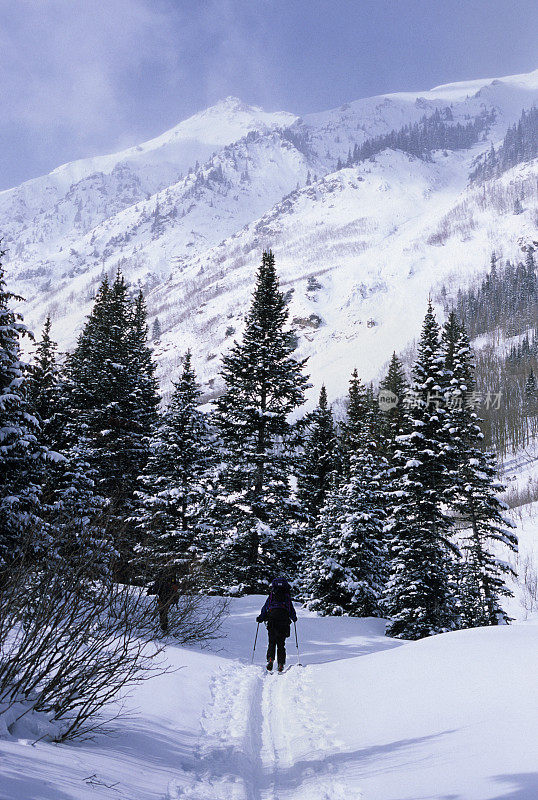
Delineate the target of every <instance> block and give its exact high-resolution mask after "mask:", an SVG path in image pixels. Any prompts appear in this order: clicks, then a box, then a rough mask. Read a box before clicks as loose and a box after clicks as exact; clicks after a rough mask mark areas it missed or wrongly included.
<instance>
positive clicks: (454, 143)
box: [337, 106, 494, 168]
mask: <svg viewBox="0 0 538 800" xmlns="http://www.w3.org/2000/svg"><path fill="white" fill-rule="evenodd" d="M493 120H494V116H493V113H492V112H490V113H487V112H483V113H482V114H480V115H479V116H477V117H476V118H475V119H474V120H472V121H469V122H467V123H466V124H465V125H462V124H461V123H460V122H457V123H454V122H453V117H452V110H451V108H450V107H449V106H447V107H446V108H444V109H442V110H441V109H436V110H435V112H434V113H433V114H431V115H430V116H423V117H422V119H420V120H419V121H418V122H415V123H414V124H412V125H411V124H409V125H405V126H404V127H403V128H400V129H399V130H393V131H391V132H390V133H385V134H381V135H379V136H374V137H373V138H371V139H367V140H366V141H365V142H363V143H362V144H360V145H359V144H355V145H354V147H353V150H350V151H349V153H348V157H347V160H346V162H345V164H342V163H341V162H339V164H338V167H337V168H342V167H343V166H346V167H351V166H353V165H354V164H358V163H360V162H361V161H366V159H368V158H373V156H375V155H377V154H378V153H381V152H382V151H383V150H386V149H391V150H402V151H403V152H404V153H409V154H410V155H412V156H416V157H417V158H422V159H429V158H431V153H432V151H434V150H464V149H466V148H468V147H471V146H472V145H473V144H475V143H476V142H477V141H478V140H479V137H480V135H481V134H483V133H484V132H485V131H486V130H487V129H488V126H489V125H490V124H491V123H492V122H493Z"/></svg>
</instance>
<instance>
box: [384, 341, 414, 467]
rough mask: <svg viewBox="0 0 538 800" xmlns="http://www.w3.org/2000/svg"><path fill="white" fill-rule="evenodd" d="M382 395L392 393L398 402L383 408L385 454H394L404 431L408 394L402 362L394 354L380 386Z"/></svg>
mask: <svg viewBox="0 0 538 800" xmlns="http://www.w3.org/2000/svg"><path fill="white" fill-rule="evenodd" d="M379 389H380V395H382V394H383V392H385V393H387V392H390V393H391V395H394V397H395V398H396V400H397V402H396V403H395V404H394V405H393V406H389V405H387V407H382V417H381V419H382V429H383V438H384V442H385V446H384V452H385V453H386V454H389V453H392V452H393V451H394V447H395V444H396V437H397V436H399V435H400V434H401V433H403V430H404V418H405V414H404V400H405V396H406V392H407V379H406V377H405V372H404V369H403V365H402V362H401V361H400V359H399V358H398V356H397V355H396V353H393V354H392V358H391V360H390V363H389V368H388V371H387V374H386V375H385V377H384V378H383V380H382V381H381V383H380V385H379Z"/></svg>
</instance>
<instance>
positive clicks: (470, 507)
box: [442, 312, 517, 627]
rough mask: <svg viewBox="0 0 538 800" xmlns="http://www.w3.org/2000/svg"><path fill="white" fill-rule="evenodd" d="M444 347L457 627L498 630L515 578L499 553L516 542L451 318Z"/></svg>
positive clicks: (466, 351)
mask: <svg viewBox="0 0 538 800" xmlns="http://www.w3.org/2000/svg"><path fill="white" fill-rule="evenodd" d="M442 344H443V351H444V355H445V363H446V366H447V370H448V372H449V375H450V384H449V387H448V390H447V406H448V413H447V418H446V420H445V428H446V431H447V438H448V439H449V441H450V445H451V449H450V462H449V470H450V472H449V478H450V484H449V487H448V490H447V492H446V500H447V502H448V503H449V504H450V507H451V509H452V511H453V513H454V514H455V515H456V518H457V519H458V521H459V527H460V528H461V530H460V533H459V537H458V543H459V547H460V549H461V551H462V555H463V563H462V564H460V567H459V571H458V572H459V595H460V596H459V605H460V613H461V619H460V623H459V624H460V625H461V626H463V627H476V626H479V625H498V624H500V623H501V622H506V621H508V617H507V615H506V613H505V612H504V611H503V609H502V607H501V598H502V597H511V596H512V592H511V591H510V589H509V588H508V587H507V585H506V580H505V578H506V576H507V575H514V571H513V569H512V567H511V566H510V564H509V563H508V562H507V559H506V558H505V557H504V556H503V550H504V551H506V550H507V549H508V550H509V551H512V552H517V536H516V535H515V534H514V533H513V531H512V530H511V529H512V528H513V527H514V526H513V524H512V523H511V522H510V520H509V519H507V517H506V514H505V509H506V506H505V504H504V503H503V502H502V501H501V500H500V499H499V498H498V496H497V495H498V493H499V492H501V491H503V489H504V487H503V486H502V484H501V483H500V482H499V481H498V480H497V479H496V474H495V472H496V470H495V465H494V461H493V457H492V455H491V454H490V453H488V452H487V451H485V450H484V449H483V446H482V439H483V434H482V432H481V430H480V425H479V420H478V416H477V413H476V411H475V410H474V408H473V405H472V402H471V400H472V395H473V392H474V390H475V382H474V377H473V354H472V349H471V346H470V344H469V339H468V336H467V333H466V331H465V329H464V328H463V327H462V326H461V325H460V324H459V323H458V320H457V318H456V315H455V314H454V313H453V312H452V313H451V314H450V315H449V317H448V320H447V322H446V323H445V326H444V329H443V336H442ZM462 526H464V527H463V528H462Z"/></svg>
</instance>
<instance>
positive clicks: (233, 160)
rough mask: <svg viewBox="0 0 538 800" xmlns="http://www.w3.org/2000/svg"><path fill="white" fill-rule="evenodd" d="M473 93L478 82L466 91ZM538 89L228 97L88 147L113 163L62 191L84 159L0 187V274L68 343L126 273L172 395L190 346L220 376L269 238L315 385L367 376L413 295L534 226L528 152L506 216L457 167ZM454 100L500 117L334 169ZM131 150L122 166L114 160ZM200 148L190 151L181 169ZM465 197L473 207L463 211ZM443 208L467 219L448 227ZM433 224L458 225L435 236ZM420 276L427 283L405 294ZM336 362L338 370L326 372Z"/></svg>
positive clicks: (398, 337)
mask: <svg viewBox="0 0 538 800" xmlns="http://www.w3.org/2000/svg"><path fill="white" fill-rule="evenodd" d="M469 87H472V89H476V91H474V93H473V94H471V95H469V92H468V89H469ZM432 94H436V95H439V96H436V97H433V96H432ZM447 96H450V97H451V98H452V99H451V100H450V102H448V103H447ZM537 101H538V70H536V71H534V72H532V73H529V74H528V75H523V76H521V75H520V76H509V77H507V78H504V79H489V80H487V81H472V82H464V83H462V84H446V85H444V86H441V87H436V88H435V89H433V90H429V91H428V92H421V93H417V94H413V93H393V94H392V95H380V96H378V97H374V98H365V99H364V100H358V101H354V102H353V103H351V104H346V105H344V106H341V107H340V108H338V109H332V110H329V111H327V112H320V113H319V114H314V115H305V116H303V117H297V116H295V115H293V114H288V112H274V113H273V112H264V111H263V110H262V109H259V108H257V107H253V106H247V105H245V104H243V103H242V102H241V101H240V100H238V99H237V98H231V97H230V98H226V99H225V100H224V101H221V103H218V104H216V105H215V106H212V107H210V108H209V109H206V110H205V111H202V112H200V113H198V114H195V115H193V116H192V117H190V118H189V119H188V120H184V121H183V122H181V123H179V125H178V126H175V127H174V128H172V129H171V130H170V131H167V132H165V133H164V134H162V135H161V136H159V137H155V138H154V139H151V140H149V142H146V143H142V144H141V145H137V146H135V147H133V148H128V149H127V150H125V151H120V153H119V154H113V155H111V156H100V157H97V159H99V158H100V159H105V160H106V164H105V167H106V170H108V171H103V170H101V171H99V170H98V171H93V172H90V173H89V174H85V175H84V177H81V178H79V179H78V180H75V181H74V182H72V183H70V184H69V186H68V188H65V186H63V184H62V185H60V184H61V183H62V181H63V182H64V184H67V183H68V182H69V179H68V175H69V174H70V173H69V170H70V169H71V170H72V174H74V175H75V176H76V175H78V174H79V173H80V170H81V167H80V163H83V164H85V165H86V167H87V168H88V169H90V167H91V166H92V165H94V163H95V162H94V160H92V159H89V160H81V162H73V163H74V164H75V165H77V164H78V165H79V166H78V167H73V164H71V165H64V166H63V167H59V168H57V170H55V171H53V172H52V173H50V174H49V175H48V176H43V177H42V178H41V179H40V178H37V179H32V181H30V182H26V183H25V184H22V185H21V186H19V187H15V188H14V189H12V190H6V191H4V192H2V193H0V230H2V231H3V233H4V237H5V245H7V248H8V256H9V262H8V264H7V267H8V274H9V276H10V278H11V280H12V281H13V279H14V282H15V288H16V289H17V290H18V291H20V292H21V293H22V294H23V295H26V296H27V298H28V302H27V304H26V308H25V310H24V312H25V315H26V316H27V318H28V320H29V321H30V323H31V324H32V325H33V326H35V327H39V326H40V325H41V324H42V321H43V319H44V316H45V314H46V313H51V315H52V317H53V324H54V329H55V333H56V338H58V340H59V341H60V344H61V346H62V347H63V348H66V347H71V346H72V345H73V342H74V340H75V338H76V335H77V331H78V330H80V326H81V323H82V321H83V318H84V315H85V314H86V313H87V312H88V310H89V307H90V305H91V298H92V296H93V294H94V292H95V289H96V287H97V285H98V282H99V280H100V279H101V278H102V275H103V274H104V273H110V274H111V273H112V272H114V271H115V270H116V269H117V268H118V266H119V267H121V268H122V270H123V271H124V272H125V274H126V275H127V277H128V279H129V280H131V281H132V283H133V284H134V285H135V286H140V287H141V288H143V289H145V291H146V293H147V299H148V307H149V311H150V318H151V319H153V318H155V316H159V318H160V322H161V327H162V328H163V331H164V333H163V337H162V340H161V342H160V344H159V346H158V347H157V348H156V355H157V357H158V360H159V364H160V373H161V378H162V380H163V386H164V388H165V391H166V387H167V385H169V382H170V379H171V378H173V376H174V371H175V370H176V369H177V364H178V360H179V357H180V355H181V352H182V351H183V350H184V349H186V346H189V345H191V346H193V350H194V355H195V357H196V356H197V352H196V350H197V349H198V358H197V361H198V364H197V366H198V371H199V373H200V377H201V379H202V381H203V384H204V389H205V390H206V392H207V393H208V394H209V393H211V392H213V391H216V390H217V388H218V380H217V378H216V373H217V371H218V364H219V359H218V358H217V356H218V355H219V354H220V353H222V352H224V351H225V350H226V348H227V347H228V346H229V344H230V343H231V341H232V340H233V339H232V338H231V337H233V336H234V335H235V334H236V332H238V331H240V328H241V324H242V308H243V306H244V303H245V300H246V298H247V297H248V295H249V293H250V290H251V284H252V278H253V274H254V270H255V268H256V266H257V263H258V261H259V257H260V254H261V249H262V248H263V247H273V249H275V251H276V254H277V266H278V267H279V271H280V273H281V276H282V281H283V285H284V286H287V285H289V286H290V287H291V286H292V285H293V286H295V290H294V292H293V293H292V295H291V296H290V312H291V317H292V318H293V319H298V320H300V322H299V323H297V325H298V328H299V334H300V335H299V351H300V353H301V355H307V356H309V357H310V359H311V365H312V371H313V372H314V373H316V383H317V384H319V383H321V380H324V379H325V380H326V381H327V379H329V378H330V380H331V384H332V387H333V391H332V396H333V398H334V397H336V396H339V395H340V394H341V393H342V392H343V391H345V383H346V382H347V378H348V374H349V372H350V371H351V369H352V368H353V367H354V366H359V367H360V369H361V373H362V374H363V376H364V377H365V378H367V379H369V378H371V377H374V376H375V374H376V372H377V371H378V370H379V368H380V366H381V365H382V363H383V362H384V361H385V360H386V358H388V356H389V355H390V351H391V350H392V349H394V348H395V347H396V349H398V348H399V347H403V346H405V343H406V340H407V339H409V338H412V337H413V336H414V335H415V334H416V326H417V325H418V324H419V319H420V318H421V316H422V312H423V308H422V305H421V303H420V301H419V299H420V297H421V296H422V295H423V294H424V291H429V290H430V289H431V288H432V286H434V285H435V284H436V283H437V282H438V281H439V280H440V279H441V278H443V279H446V276H447V275H448V274H449V273H452V274H457V273H459V274H461V278H462V280H465V279H466V278H467V277H468V276H470V275H472V274H474V273H476V272H477V271H479V270H481V269H484V268H485V266H486V264H487V260H488V255H489V251H490V250H491V249H493V247H494V246H496V247H498V248H500V250H501V251H503V252H504V253H505V254H506V255H507V256H508V255H510V256H511V257H514V254H515V253H517V251H518V248H521V240H522V239H523V240H525V241H526V238H527V239H528V238H529V237H531V238H532V235H533V233H532V231H533V230H534V227H533V226H534V225H535V223H534V221H533V220H534V217H533V214H534V213H536V212H535V211H534V208H535V206H534V205H533V204H534V203H535V196H536V192H535V190H534V189H532V187H531V183H532V179H533V176H535V175H536V165H535V164H534V165H527V167H526V168H523V167H521V168H516V169H515V170H514V171H512V174H511V177H510V178H509V179H508V181H507V180H506V179H504V178H502V176H501V179H499V181H498V187H499V188H498V191H499V192H500V193H503V192H504V193H506V192H508V193H510V192H512V193H513V192H514V191H515V189H514V186H516V184H517V185H518V186H519V185H521V186H523V185H524V186H525V187H526V188H522V189H521V192H523V194H524V195H525V197H526V201H525V202H526V206H525V208H524V213H523V214H522V215H519V216H518V219H517V220H512V219H508V217H509V216H510V215H506V214H505V215H504V216H505V217H507V219H504V217H503V219H502V220H501V222H500V223H497V221H496V220H497V217H498V215H499V211H498V209H497V210H496V209H494V208H493V206H492V207H491V208H490V209H489V211H488V213H483V210H481V211H480V210H479V209H477V203H478V200H477V199H476V197H475V189H474V188H473V187H472V186H469V185H468V175H469V172H470V168H471V165H472V163H473V161H474V160H475V159H476V158H477V156H478V155H480V154H481V153H483V152H485V151H486V150H487V149H488V148H489V147H490V142H491V141H493V142H498V141H499V140H500V139H501V138H502V136H503V135H504V133H505V132H506V129H507V128H508V126H509V125H511V124H513V123H514V122H515V121H517V117H518V115H519V114H520V113H521V110H522V109H523V108H528V107H529V106H530V105H532V104H533V103H536V102H537ZM447 106H448V107H449V108H450V117H451V119H452V120H453V122H454V123H456V122H461V123H462V124H463V123H464V122H465V121H466V120H470V119H471V120H472V119H475V118H476V117H477V116H478V115H479V114H482V113H484V112H485V111H486V112H493V114H494V117H495V121H494V122H493V123H492V124H491V126H490V128H489V130H488V132H487V135H486V137H485V138H483V139H482V140H481V141H479V142H477V143H476V144H475V145H473V146H472V147H469V148H468V149H466V150H460V151H453V152H450V151H448V152H446V151H445V152H443V151H439V152H435V153H433V154H432V158H431V160H430V162H431V163H426V162H425V161H424V160H421V159H418V158H415V157H412V156H410V155H409V154H407V155H406V154H403V153H401V152H399V151H395V150H388V151H384V152H382V153H378V155H377V156H375V157H374V158H373V159H370V160H368V161H365V162H363V163H362V164H358V165H355V166H353V167H349V168H348V169H344V170H341V171H338V169H337V167H339V166H340V165H341V164H342V163H345V161H346V158H347V156H348V154H349V152H350V149H351V148H352V146H353V144H362V143H363V142H364V141H365V140H367V139H369V138H372V137H375V136H377V135H380V134H385V133H388V132H390V130H392V129H394V128H395V127H402V126H403V125H413V124H416V123H417V122H419V121H420V120H421V119H422V118H423V117H425V116H428V115H429V114H432V113H434V112H435V111H436V110H442V109H444V108H446V107H447ZM211 120H212V121H213V122H211ZM178 131H179V133H178ZM196 131H198V133H199V136H200V139H199V140H196V138H195V137H193V132H196ZM236 134H240V135H236ZM234 136H235V137H236V138H234ZM202 139H204V141H202ZM216 141H217V142H218V143H217V144H216V145H215V142H216ZM193 142H195V144H194V145H193ZM163 148H164V149H163ZM125 153H129V154H131V156H132V158H131V161H130V160H129V158H124V157H122V158H120V156H122V155H125ZM171 153H174V154H177V153H179V155H174V156H173V158H171V157H170V154H171ZM196 154H199V155H200V159H198V158H196V159H195V161H194V163H187V162H189V161H190V162H192V159H193V157H194V155H196ZM200 162H201V163H200ZM86 167H85V169H86ZM62 170H63V172H62ZM77 170H78V172H77ZM82 171H84V170H82ZM58 175H60V178H61V180H60V182H59V183H58V182H56V183H55V180H56V178H57V177H58ZM51 176H53V177H52V178H51ZM40 181H41V182H40ZM510 181H512V184H511V188H510ZM529 181H530V183H529ZM62 187H63V188H62ZM529 187H531V188H529ZM518 191H519V190H518ZM465 204H467V206H469V204H471V205H472V206H473V208H472V209H471V211H472V213H471V212H470V211H469V208H467V210H466V211H465V212H462V211H461V208H462V207H463V206H465ZM469 207H470V206H469ZM458 208H459V209H460V210H459V211H458V210H457V209H458ZM450 214H452V215H453V216H454V215H455V216H456V217H457V215H458V214H459V215H460V217H462V219H460V220H459V222H458V220H456V219H453V220H452V222H449V223H447V222H446V220H445V222H443V219H444V218H445V217H446V216H447V215H450ZM465 214H467V218H466V219H465ZM469 215H470V216H469ZM501 216H502V215H501ZM456 223H457V224H456ZM512 223H514V224H512ZM443 225H444V228H445V229H447V230H448V228H450V226H452V228H453V230H452V229H451V231H452V232H450V231H448V233H446V231H445V233H446V235H445V234H442V235H441V233H439V230H438V229H439V228H440V227H443ZM458 225H459V227H458ZM447 226H448V228H447ZM501 231H502V235H501ZM503 237H504V238H503ZM535 238H536V237H535ZM500 239H502V241H499V240H500ZM462 245H463V247H462ZM301 247H302V248H303V249H302V250H301ZM305 248H310V250H309V251H307V250H305ZM387 260H390V262H391V264H392V265H393V266H391V267H389V266H388V265H387ZM428 261H429V262H431V263H430V264H429V266H428V268H426V267H425V266H424V265H425V264H427V263H428ZM314 274H318V275H319V274H325V275H330V276H331V278H330V280H329V278H327V279H326V283H327V285H326V286H323V287H322V288H320V289H318V290H317V292H314V293H312V292H309V291H308V288H307V285H306V284H307V282H308V277H309V275H314ZM415 275H418V276H419V278H418V282H419V283H420V282H422V283H424V291H422V288H420V291H419V290H418V289H417V288H413V289H412V290H409V289H408V286H411V285H413V286H414V283H415V282H416V281H413V280H412V278H413V276H415ZM238 276H241V277H240V278H239V277H238ZM329 284H330V286H329ZM426 284H428V285H426ZM210 295H211V296H210ZM404 297H405V298H407V300H406V301H405V302H406V303H407V304H408V305H409V304H410V305H411V306H415V307H416V313H415V308H413V309H408V313H407V314H406V319H405V320H404V322H405V324H403V325H402V326H401V328H400V329H399V330H398V326H397V325H396V324H395V323H394V321H391V318H390V315H387V311H388V310H390V309H392V311H391V312H390V313H392V314H393V316H394V315H395V316H396V317H397V316H398V314H399V313H401V312H398V303H399V302H400V303H401V302H402V301H403V298H404ZM313 298H315V299H313ZM320 309H321V310H320ZM161 317H162V319H161ZM305 320H306V322H305ZM308 320H310V321H308ZM315 320H318V321H317V322H316V321H315ZM369 321H370V322H369ZM230 329H233V331H234V333H233V334H231V333H228V334H227V335H226V331H227V330H228V331H229V330H230ZM374 339H375V341H376V346H375V347H373V346H372V341H373V340H374ZM357 348H358V350H357ZM365 348H366V350H367V351H368V353H369V355H368V357H367V358H366V357H364V349H365ZM385 350H386V351H387V352H385ZM323 353H325V355H326V356H327V357H326V358H324V356H323ZM329 354H330V356H329ZM329 360H330V364H329V363H327V362H328V361H329ZM335 364H339V366H340V368H341V371H342V375H345V380H344V379H340V378H339V379H338V380H336V379H335V378H334V376H333V375H332V374H331V371H330V370H329V367H331V369H333V367H334V365H335ZM333 371H334V370H333Z"/></svg>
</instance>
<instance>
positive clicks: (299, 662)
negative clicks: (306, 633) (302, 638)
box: [293, 622, 302, 667]
mask: <svg viewBox="0 0 538 800" xmlns="http://www.w3.org/2000/svg"><path fill="white" fill-rule="evenodd" d="M293 627H294V630H295V646H296V647H297V666H298V667H300V666H302V664H301V660H300V658H301V657H300V655H299V640H298V639H297V623H295V622H294V623H293Z"/></svg>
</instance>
